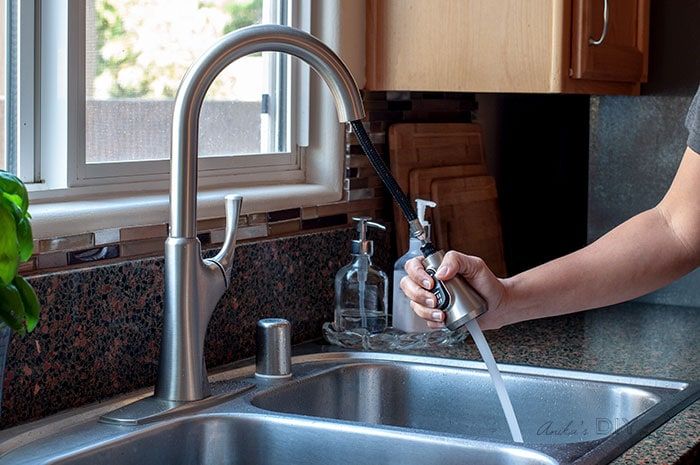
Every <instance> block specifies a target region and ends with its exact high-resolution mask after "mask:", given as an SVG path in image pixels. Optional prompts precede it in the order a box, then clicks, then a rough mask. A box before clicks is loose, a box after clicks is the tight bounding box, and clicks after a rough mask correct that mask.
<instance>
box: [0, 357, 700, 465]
mask: <svg viewBox="0 0 700 465" xmlns="http://www.w3.org/2000/svg"><path fill="white" fill-rule="evenodd" d="M293 362H294V365H293V373H294V377H293V378H292V379H290V380H264V379H257V378H255V376H254V367H252V366H244V367H241V368H236V369H232V370H229V371H227V372H224V373H220V374H218V375H216V376H213V377H212V378H211V381H212V382H218V381H222V382H223V383H222V384H219V386H222V385H227V384H225V383H231V382H232V381H235V382H243V383H245V384H246V385H248V386H249V389H248V390H243V391H241V392H240V394H237V395H229V396H227V397H225V398H224V397H222V400H221V401H220V402H218V403H217V402H214V401H212V399H210V400H208V401H207V402H206V403H202V404H201V406H200V407H196V406H195V407H196V408H190V409H189V410H186V411H182V412H181V413H178V414H177V415H175V416H172V417H168V418H163V419H160V420H155V421H153V422H151V423H147V424H141V425H135V426H124V425H115V424H109V423H104V422H100V421H98V418H99V416H100V415H102V414H104V413H106V411H108V410H110V409H114V408H117V407H119V406H121V405H122V404H123V403H124V402H125V401H124V400H122V401H120V402H116V401H115V402H113V403H112V404H107V405H104V404H101V405H100V406H97V407H92V408H90V409H87V411H85V410H83V411H80V412H76V413H73V414H68V415H66V414H64V415H62V416H60V417H59V418H48V419H45V420H41V421H39V422H36V423H34V424H30V425H26V426H20V427H17V428H14V429H11V430H6V431H2V432H0V465H3V464H33V465H34V464H62V465H83V464H110V465H121V464H133V463H149V464H159V463H167V464H175V465H195V464H204V465H208V464H216V465H228V464H239V463H241V464H243V463H245V464H252V465H255V464H297V463H298V464H302V463H303V464H316V463H318V464H321V463H323V464H330V463H337V464H346V463H347V464H350V463H382V464H394V463H396V464H414V463H415V464H429V463H439V464H463V463H479V464H485V465H488V464H514V465H517V464H552V465H554V464H599V463H607V462H609V461H610V460H612V459H613V458H615V457H616V456H618V455H619V454H620V453H622V452H623V451H624V450H626V449H627V448H629V447H630V446H632V445H633V444H635V443H636V442H637V441H639V440H640V439H641V438H643V437H644V436H645V435H646V434H648V433H649V432H651V431H653V430H654V429H655V428H657V427H658V426H659V425H661V424H662V423H663V422H665V421H666V420H668V419H669V418H670V417H671V416H673V415H674V414H675V413H677V412H678V411H680V410H681V409H682V408H683V407H685V406H686V405H688V404H690V403H691V402H693V401H694V400H696V399H697V398H698V396H699V394H700V386H698V384H697V383H685V382H679V381H666V380H655V379H646V378H633V377H626V376H615V375H603V374H595V373H584V372H575V371H568V370H556V369H547V368H534V367H522V366H509V365H501V366H500V368H501V371H502V373H503V378H504V380H505V383H506V387H507V388H508V391H509V393H510V396H511V399H512V401H513V407H514V409H515V413H516V415H517V416H518V418H519V420H520V425H521V429H522V430H523V436H524V438H525V443H524V444H516V443H514V442H512V440H511V439H510V436H509V435H508V429H507V425H506V422H505V420H504V418H503V413H502V411H501V409H500V405H499V403H498V400H497V397H496V393H495V391H494V389H493V386H492V384H491V381H490V378H489V377H488V373H487V371H486V367H485V366H484V365H483V364H482V363H479V362H469V361H459V360H451V359H439V358H430V357H417V356H406V355H393V354H377V353H366V352H340V353H320V354H319V353H316V354H310V355H304V356H299V357H295V358H294V359H293ZM142 396H143V395H141V397H142ZM137 398H138V397H134V398H133V400H136V399H137Z"/></svg>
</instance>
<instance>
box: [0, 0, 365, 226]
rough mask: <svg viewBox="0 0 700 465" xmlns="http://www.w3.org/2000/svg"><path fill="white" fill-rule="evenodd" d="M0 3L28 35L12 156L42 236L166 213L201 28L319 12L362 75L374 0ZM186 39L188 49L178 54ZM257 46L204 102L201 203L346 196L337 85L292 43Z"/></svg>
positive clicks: (297, 202)
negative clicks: (175, 111) (264, 50)
mask: <svg viewBox="0 0 700 465" xmlns="http://www.w3.org/2000/svg"><path fill="white" fill-rule="evenodd" d="M0 2H6V3H7V5H8V6H7V8H8V15H7V16H8V17H10V18H13V19H12V21H13V22H12V21H8V24H9V23H11V22H12V24H13V29H12V30H11V31H10V32H11V33H10V34H8V36H12V34H14V35H15V37H16V46H15V47H13V48H9V51H10V53H9V54H8V57H7V61H6V63H13V62H14V63H16V69H15V72H16V74H15V75H14V76H16V79H14V81H12V82H15V83H16V84H17V88H16V91H12V92H8V96H9V98H8V100H9V103H8V108H14V109H13V110H12V111H10V112H8V114H9V116H10V118H8V119H11V118H14V120H15V121H16V122H17V123H16V127H15V128H11V129H10V134H12V135H13V137H15V139H16V143H15V145H14V146H13V148H11V151H10V152H8V158H9V159H10V160H12V159H13V157H14V159H15V160H16V163H15V164H16V167H17V170H18V173H19V175H20V177H21V178H22V179H23V180H25V182H27V183H28V188H29V190H30V199H31V205H32V206H31V207H30V208H31V210H32V215H33V218H34V220H33V225H34V231H35V234H36V235H37V237H40V238H44V237H56V235H70V234H78V233H83V232H89V231H97V230H101V229H105V228H113V227H115V226H119V227H122V226H124V225H130V226H135V225H145V224H160V223H165V222H167V221H168V213H169V210H168V192H169V187H170V186H169V179H170V161H169V155H170V154H169V146H170V135H169V133H170V130H169V127H170V124H171V119H172V115H171V114H170V110H169V107H170V106H171V105H172V98H173V96H174V85H175V84H173V83H175V82H178V83H179V80H180V77H179V76H177V74H178V73H182V72H184V69H183V67H187V66H189V64H190V62H191V61H193V60H194V58H195V57H196V56H197V55H198V53H199V52H198V51H197V50H196V47H195V45H194V42H195V41H196V39H202V40H201V42H202V43H201V44H200V45H197V47H199V46H201V47H202V48H201V50H204V49H206V48H207V47H208V46H209V45H211V42H213V39H215V37H218V36H220V35H222V34H223V33H224V32H225V31H227V30H228V29H230V28H234V27H236V26H237V25H243V24H249V23H255V22H279V23H287V24H289V25H291V26H293V27H298V28H301V29H303V30H307V31H309V30H310V25H311V23H312V18H313V24H314V27H316V28H318V29H317V30H316V31H315V33H314V34H315V35H317V36H318V37H320V38H321V40H324V41H325V42H326V43H327V44H329V45H330V46H331V48H335V49H336V50H338V51H339V52H341V56H342V55H343V54H342V50H343V48H345V50H346V52H347V56H350V57H351V60H354V61H353V62H351V63H350V64H351V69H353V70H354V74H355V76H356V77H358V76H360V75H361V74H362V70H363V69H364V68H363V67H364V61H363V59H364V52H363V50H364V43H363V42H362V40H363V37H364V36H363V29H362V24H363V23H362V18H364V2H342V1H341V0H333V1H327V2H326V1H324V2H314V3H313V11H312V8H311V2H310V1H309V0H170V1H166V0H0ZM341 4H342V5H341ZM236 12H238V13H236ZM234 13H235V14H234ZM239 13H240V14H239ZM178 14H179V15H184V16H186V17H187V21H185V20H183V19H182V18H181V17H180V16H178ZM155 17H158V18H159V19H158V20H157V21H155V20H154V18H155ZM340 25H343V28H340ZM166 26H167V27H166ZM144 29H148V30H147V31H146V32H143V30H144ZM183 29H184V30H183ZM341 30H342V31H345V32H343V33H342V34H341V33H340V31H341ZM198 31H199V32H198ZM312 33H313V31H312ZM142 34H147V35H142ZM205 37H206V40H204V38H205ZM158 41H164V42H166V45H163V44H162V42H161V45H157V44H155V45H154V43H155V42H158ZM181 48H182V49H184V50H187V54H189V55H188V56H187V58H184V55H185V53H184V52H183V57H180V56H179V55H178V54H177V53H175V57H173V56H171V55H167V54H166V52H172V51H173V50H174V51H176V52H177V51H179V50H180V49H181ZM181 58H182V59H181ZM248 58H250V59H249V60H246V59H241V60H238V61H236V62H234V63H233V64H232V65H231V66H230V68H231V69H229V70H225V71H224V73H222V76H220V77H219V80H218V81H217V82H215V83H214V84H213V86H212V89H211V90H212V92H211V93H210V94H208V96H207V99H206V100H205V104H204V106H203V111H202V115H201V117H200V153H199V155H200V159H199V175H198V178H199V201H198V216H199V217H200V218H212V217H218V216H222V215H223V206H222V205H223V202H222V198H223V195H224V194H225V193H228V192H231V191H232V190H235V191H236V192H238V193H240V194H241V195H243V196H244V198H245V199H246V200H245V202H244V209H245V210H247V211H256V212H260V211H270V210H280V209H285V208H291V207H297V206H305V205H320V204H323V203H327V202H334V201H337V200H339V199H340V198H341V197H342V168H343V156H342V150H343V140H344V139H343V137H344V130H343V129H344V126H342V125H340V124H339V123H338V120H337V114H336V111H335V108H334V105H333V100H332V97H331V95H330V92H328V90H327V89H326V87H325V84H324V83H323V82H322V81H321V79H319V78H316V77H314V76H313V73H310V71H309V68H308V67H307V66H304V65H302V64H300V62H299V61H298V60H293V59H290V58H289V57H288V56H286V55H283V56H282V57H280V56H275V55H270V56H268V55H267V54H263V55H261V56H257V57H256V56H251V57H248ZM180 59H181V60H180ZM139 60H140V61H139ZM178 60H180V61H178ZM173 61H175V62H177V63H179V66H180V68H179V71H178V70H171V69H168V63H171V62H173ZM353 65H354V66H353ZM8 69H9V68H8ZM155 70H157V71H155ZM241 70H243V71H241ZM252 70H258V71H255V73H257V74H253V71H252ZM260 70H262V71H260ZM241 72H242V74H241ZM229 73H233V74H229ZM236 73H239V75H237V74H236ZM11 74H12V73H8V79H10V78H11V77H12V76H10V75H11ZM251 75H253V76H254V79H253V78H251ZM20 76H21V78H20ZM176 76H177V77H176ZM233 78H236V81H237V82H234V79H233ZM227 79H228V81H227ZM232 82H233V85H232V84H231V83H232ZM7 88H8V89H12V83H11V82H10V81H9V80H8V85H7ZM13 95H16V98H15V101H14V103H15V106H14V107H13V102H12V97H13ZM312 110H313V111H312ZM13 115H14V116H13ZM309 128H313V131H310V130H309Z"/></svg>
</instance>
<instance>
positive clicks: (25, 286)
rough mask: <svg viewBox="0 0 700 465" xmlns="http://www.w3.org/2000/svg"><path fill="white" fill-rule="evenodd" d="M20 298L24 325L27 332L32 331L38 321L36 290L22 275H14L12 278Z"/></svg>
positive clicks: (38, 306)
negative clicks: (22, 306) (24, 318)
mask: <svg viewBox="0 0 700 465" xmlns="http://www.w3.org/2000/svg"><path fill="white" fill-rule="evenodd" d="M12 284H14V286H15V288H16V289H17V292H18V293H19V296H20V298H21V299H22V304H23V305H24V315H25V317H26V320H25V326H26V329H27V332H32V331H33V330H34V328H36V325H37V323H38V322H39V310H40V309H41V307H40V305H39V299H38V298H37V296H36V292H34V289H33V288H32V286H31V285H30V284H29V283H28V282H27V280H26V279H24V278H23V277H22V276H15V279H13V280H12Z"/></svg>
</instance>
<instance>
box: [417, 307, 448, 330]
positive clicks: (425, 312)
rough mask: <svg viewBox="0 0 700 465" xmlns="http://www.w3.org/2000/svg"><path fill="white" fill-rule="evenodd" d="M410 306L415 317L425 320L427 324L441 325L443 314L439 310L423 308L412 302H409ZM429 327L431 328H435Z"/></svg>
mask: <svg viewBox="0 0 700 465" xmlns="http://www.w3.org/2000/svg"><path fill="white" fill-rule="evenodd" d="M410 305H411V308H412V309H413V311H414V312H416V315H418V316H419V317H421V318H423V319H424V320H427V322H428V323H442V321H443V320H444V319H445V314H444V313H443V312H441V311H440V310H437V309H434V308H429V307H424V306H422V305H421V304H419V303H418V302H414V301H411V303H410ZM428 326H430V325H428ZM430 327H431V328H433V327H435V326H430Z"/></svg>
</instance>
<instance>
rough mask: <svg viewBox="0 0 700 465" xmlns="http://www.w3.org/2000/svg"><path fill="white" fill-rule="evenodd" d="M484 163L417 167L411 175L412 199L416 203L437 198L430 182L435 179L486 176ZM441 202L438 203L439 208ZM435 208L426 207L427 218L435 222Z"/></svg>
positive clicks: (410, 188)
mask: <svg viewBox="0 0 700 465" xmlns="http://www.w3.org/2000/svg"><path fill="white" fill-rule="evenodd" d="M487 174H488V173H487V172H486V166H484V165H458V166H439V167H437V168H417V169H414V170H411V173H410V175H409V188H408V191H409V192H410V193H411V195H410V198H411V201H412V202H414V203H413V205H415V200H416V199H426V200H435V199H433V198H432V193H431V192H430V184H431V183H432V182H433V180H434V179H446V178H461V177H468V176H485V175H487ZM439 207H440V204H439V203H438V208H439ZM433 210H434V209H433V208H428V209H426V213H425V219H426V220H428V221H429V222H430V223H433V213H432V212H433Z"/></svg>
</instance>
